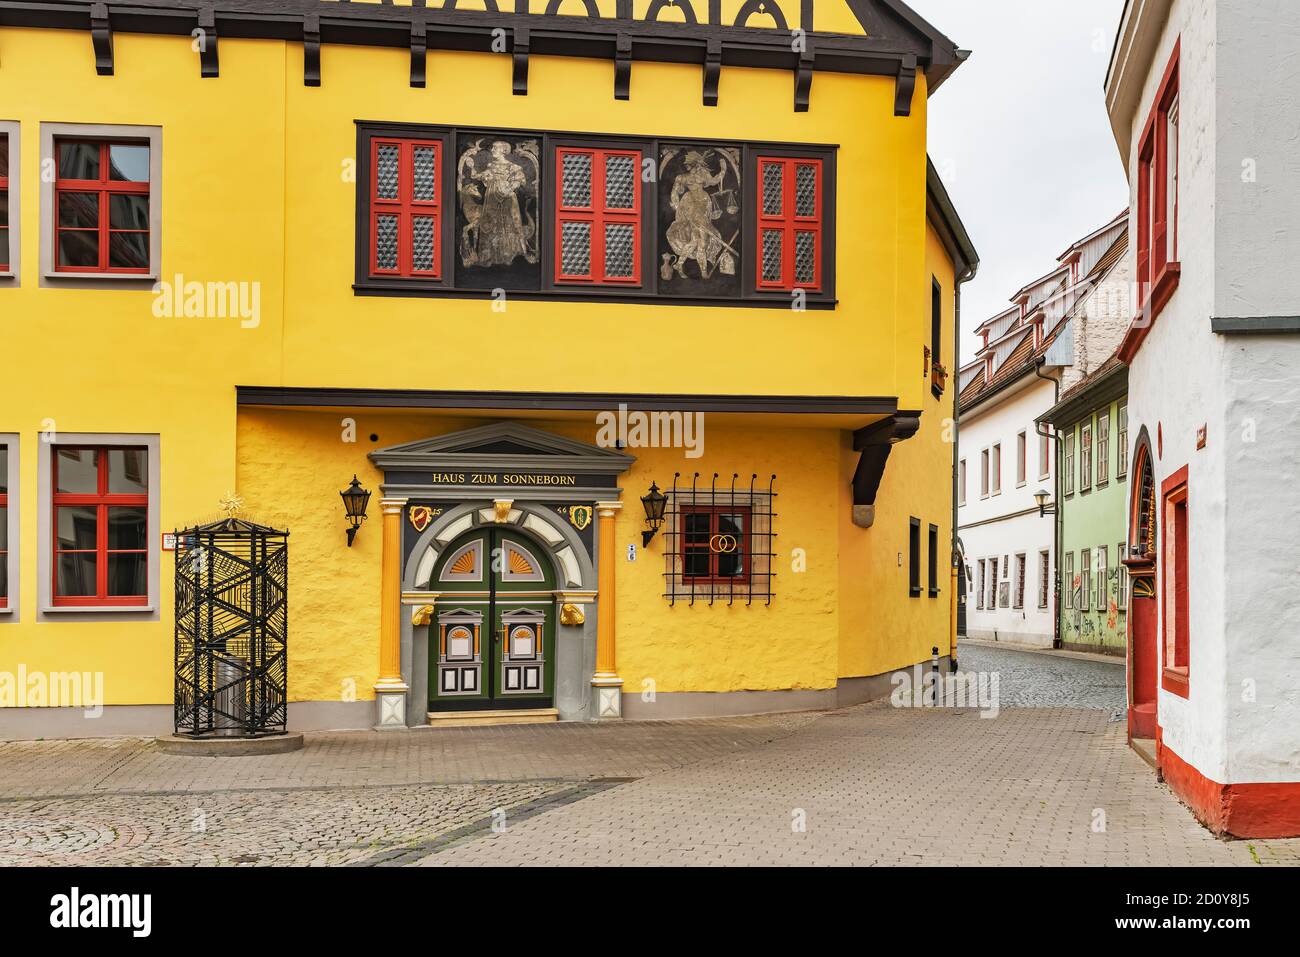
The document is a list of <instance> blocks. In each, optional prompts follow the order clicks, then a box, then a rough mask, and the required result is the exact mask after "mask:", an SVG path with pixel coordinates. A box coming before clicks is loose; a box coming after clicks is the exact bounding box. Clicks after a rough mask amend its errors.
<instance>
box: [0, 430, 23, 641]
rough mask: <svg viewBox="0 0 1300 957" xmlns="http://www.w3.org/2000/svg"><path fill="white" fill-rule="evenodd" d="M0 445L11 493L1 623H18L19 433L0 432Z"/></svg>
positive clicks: (0, 612)
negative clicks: (5, 594)
mask: <svg viewBox="0 0 1300 957" xmlns="http://www.w3.org/2000/svg"><path fill="white" fill-rule="evenodd" d="M0 445H3V446H4V447H5V448H6V449H7V450H8V452H9V456H8V458H9V467H8V469H7V470H6V474H5V480H6V483H7V486H6V487H7V488H8V489H9V491H8V492H7V493H6V494H7V495H8V496H9V512H8V514H7V515H6V516H5V518H6V523H5V530H6V532H7V533H8V537H9V546H8V552H9V571H8V574H7V575H6V577H5V585H6V586H7V587H8V601H7V603H6V605H5V607H4V608H0V623H4V622H10V621H18V618H19V613H18V598H19V592H18V587H19V585H20V584H21V582H20V580H19V574H18V570H19V569H20V568H21V567H22V560H21V559H22V556H21V555H20V554H19V544H20V542H19V538H18V533H19V530H20V528H21V527H22V526H21V523H20V522H19V521H18V513H19V508H20V504H21V501H22V499H21V498H20V496H19V493H20V492H21V489H19V487H18V476H19V474H20V473H19V469H18V457H19V455H20V454H21V450H20V448H19V437H18V433H17V432H0Z"/></svg>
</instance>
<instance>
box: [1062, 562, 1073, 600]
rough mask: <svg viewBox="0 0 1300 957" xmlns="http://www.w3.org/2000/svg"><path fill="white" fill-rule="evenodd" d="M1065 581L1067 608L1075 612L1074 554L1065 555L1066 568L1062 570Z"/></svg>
mask: <svg viewBox="0 0 1300 957" xmlns="http://www.w3.org/2000/svg"><path fill="white" fill-rule="evenodd" d="M1061 575H1062V577H1063V578H1064V579H1065V607H1066V608H1067V609H1068V610H1070V611H1073V610H1074V552H1072V551H1071V552H1066V553H1065V567H1064V568H1063V569H1062V570H1061Z"/></svg>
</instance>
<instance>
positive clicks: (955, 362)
mask: <svg viewBox="0 0 1300 957" xmlns="http://www.w3.org/2000/svg"><path fill="white" fill-rule="evenodd" d="M975 269H976V267H974V266H967V267H966V269H965V270H964V271H963V272H962V274H961V275H960V276H958V277H956V281H955V282H954V283H953V286H954V287H955V288H954V289H953V306H952V337H953V343H952V390H953V391H952V564H953V567H954V568H956V567H957V563H958V562H960V561H961V552H960V551H959V550H958V548H957V538H958V536H957V468H958V462H959V460H960V458H961V408H960V405H959V400H960V398H961V388H960V383H961V376H960V372H959V370H960V369H961V287H962V284H963V283H966V282H970V280H972V279H974V278H975ZM964 571H965V570H964V569H961V568H958V569H957V581H958V583H960V582H961V581H962V574H963V572H964ZM969 614H970V609H967V615H968V616H969ZM952 628H953V632H952V634H953V638H952V652H951V655H950V656H949V660H948V669H949V670H950V671H956V670H957V622H956V620H955V619H954V621H953V623H952Z"/></svg>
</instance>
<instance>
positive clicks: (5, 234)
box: [0, 130, 9, 272]
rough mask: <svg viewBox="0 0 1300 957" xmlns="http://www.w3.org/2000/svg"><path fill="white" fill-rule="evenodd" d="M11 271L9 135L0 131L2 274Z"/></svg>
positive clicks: (0, 269)
mask: <svg viewBox="0 0 1300 957" xmlns="http://www.w3.org/2000/svg"><path fill="white" fill-rule="evenodd" d="M8 271H9V134H8V133H5V132H4V131H2V130H0V272H8Z"/></svg>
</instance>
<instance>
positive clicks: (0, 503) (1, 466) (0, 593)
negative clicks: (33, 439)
mask: <svg viewBox="0 0 1300 957" xmlns="http://www.w3.org/2000/svg"><path fill="white" fill-rule="evenodd" d="M8 607H9V446H7V445H0V608H8Z"/></svg>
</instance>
